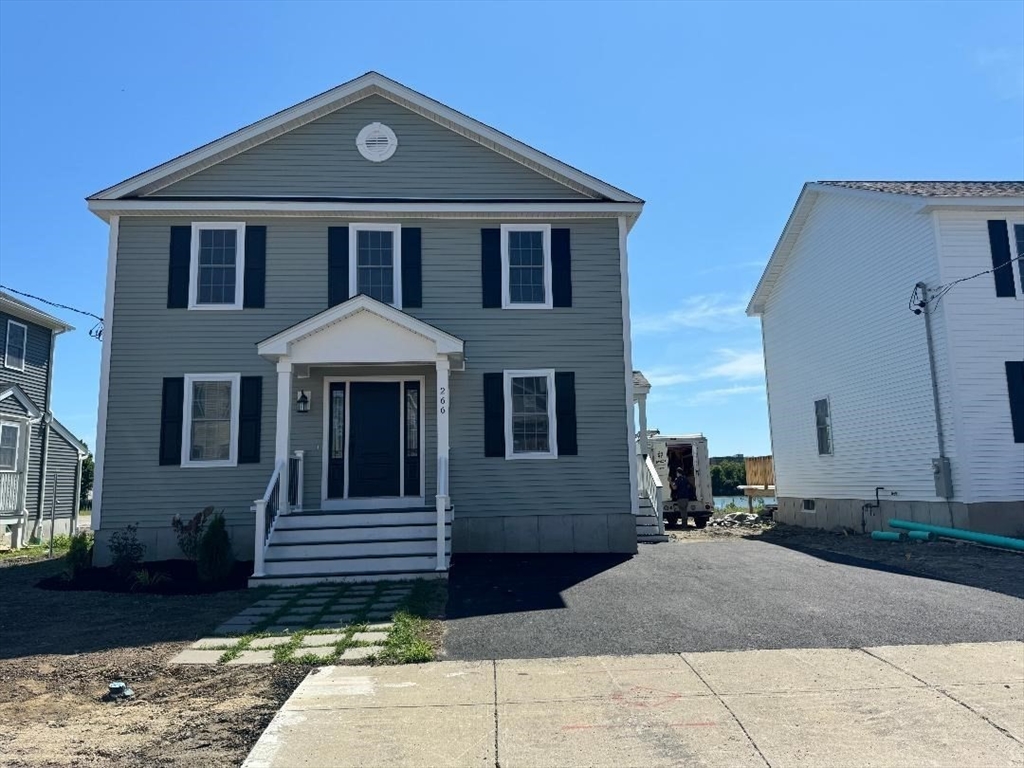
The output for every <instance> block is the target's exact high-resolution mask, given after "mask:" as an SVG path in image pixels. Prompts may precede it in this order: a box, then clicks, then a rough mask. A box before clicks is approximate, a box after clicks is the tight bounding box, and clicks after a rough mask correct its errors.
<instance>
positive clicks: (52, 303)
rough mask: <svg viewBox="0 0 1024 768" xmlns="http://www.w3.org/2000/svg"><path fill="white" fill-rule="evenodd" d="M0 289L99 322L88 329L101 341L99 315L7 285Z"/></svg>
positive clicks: (101, 327)
mask: <svg viewBox="0 0 1024 768" xmlns="http://www.w3.org/2000/svg"><path fill="white" fill-rule="evenodd" d="M0 288H2V289H3V290H5V291H10V292H11V293H16V294H18V295H19V296H24V297H25V298H26V299H32V300H33V301H40V302H42V303H43V304H49V305H50V306H51V307H57V308H58V309H66V310H68V311H69V312H77V313H78V314H80V315H85V316H86V317H91V318H92V319H94V320H97V321H99V322H97V323H96V325H94V326H93V327H92V328H90V329H89V335H90V336H92V337H93V338H94V339H96V340H97V341H102V340H103V318H102V317H100V316H99V315H97V314H95V313H93V312H89V311H87V310H84V309H77V308H75V307H70V306H68V305H67V304H60V303H58V302H56V301H50V300H49V299H44V298H43V297H42V296H35V295H33V294H31V293H25V291H19V290H18V289H17V288H11V286H9V285H0Z"/></svg>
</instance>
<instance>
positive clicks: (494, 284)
mask: <svg viewBox="0 0 1024 768" xmlns="http://www.w3.org/2000/svg"><path fill="white" fill-rule="evenodd" d="M480 277H481V287H482V289H483V305H484V309H495V308H498V309H500V308H501V230H500V229H481V230H480ZM502 455H503V456H504V455H505V454H504V449H503V450H502Z"/></svg>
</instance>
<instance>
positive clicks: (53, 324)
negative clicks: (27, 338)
mask: <svg viewBox="0 0 1024 768" xmlns="http://www.w3.org/2000/svg"><path fill="white" fill-rule="evenodd" d="M0 310H3V311H4V312H6V313H7V314H9V315H14V316H15V317H17V318H20V319H22V320H28V321H29V322H30V323H35V324H36V325H41V326H43V328H49V329H50V330H51V331H53V332H54V333H64V332H65V331H73V330H75V329H74V326H71V325H68V324H67V323H65V322H64V321H63V320H61V319H59V318H56V317H54V316H53V315H48V314H47V313H45V312H43V311H42V310H41V309H36V308H35V307H33V306H32V305H31V304H26V303H25V302H24V301H21V300H20V299H16V298H14V297H13V296H11V295H10V294H9V293H6V292H4V291H0Z"/></svg>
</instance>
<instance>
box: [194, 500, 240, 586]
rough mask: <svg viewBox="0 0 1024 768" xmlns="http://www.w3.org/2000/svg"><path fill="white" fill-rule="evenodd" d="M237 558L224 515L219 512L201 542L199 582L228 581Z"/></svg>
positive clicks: (211, 520) (198, 556)
mask: <svg viewBox="0 0 1024 768" xmlns="http://www.w3.org/2000/svg"><path fill="white" fill-rule="evenodd" d="M234 562H235V556H234V553H233V552H232V551H231V538H230V537H229V536H228V527H227V524H226V523H225V522H224V515H223V514H221V513H220V512H218V513H217V514H215V515H214V516H213V517H212V518H211V519H210V524H209V525H208V526H207V528H206V532H205V533H204V534H203V538H202V539H200V541H199V549H198V551H197V566H198V570H199V580H200V581H205V582H209V583H211V584H216V583H218V582H221V581H224V580H225V579H227V577H228V575H229V574H230V573H231V566H232V565H234Z"/></svg>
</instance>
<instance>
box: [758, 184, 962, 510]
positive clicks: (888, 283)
mask: <svg viewBox="0 0 1024 768" xmlns="http://www.w3.org/2000/svg"><path fill="white" fill-rule="evenodd" d="M938 279H939V276H938V262H937V259H936V256H935V245H934V233H933V228H932V221H931V218H930V217H929V216H928V215H927V214H918V213H916V212H915V206H914V204H913V202H910V203H901V202H888V201H884V202H883V201H879V200H877V199H873V198H871V197H868V196H865V195H850V194H844V193H825V194H821V195H820V196H819V197H818V199H817V202H816V203H815V205H814V208H813V210H812V212H811V214H810V216H809V218H808V220H807V222H806V224H805V226H804V228H803V230H802V232H801V234H800V236H799V238H798V239H797V242H796V244H795V247H794V249H793V252H792V253H791V255H790V258H789V259H788V261H787V263H786V265H785V267H784V269H783V270H782V273H781V274H780V276H779V279H778V282H777V284H776V286H775V288H774V290H773V291H772V294H771V296H770V298H769V300H768V302H767V305H766V308H765V312H764V316H763V318H762V322H763V326H764V339H765V367H766V374H767V383H768V394H769V399H770V400H769V402H770V419H771V428H772V449H773V451H772V452H773V455H774V457H775V473H776V480H777V485H778V495H779V496H780V497H782V496H785V497H796V498H819V499H873V498H874V489H875V487H876V486H884V487H885V488H886V489H888V490H889V491H895V492H897V493H898V497H897V500H899V499H902V500H920V501H925V500H935V499H936V498H937V497H936V496H935V486H934V482H933V477H932V472H931V459H932V458H933V457H935V456H938V446H937V440H936V434H935V417H934V407H933V402H932V391H931V383H930V373H929V368H928V354H927V346H926V340H925V327H924V318H923V317H921V316H915V315H914V314H912V313H911V312H910V310H909V309H908V308H907V303H908V298H909V296H910V293H911V291H912V290H913V287H914V285H915V283H917V282H918V281H919V280H923V281H925V282H927V283H928V284H930V285H935V284H937V282H938ZM944 311H945V306H944V305H943V306H940V308H939V310H938V311H937V313H936V315H935V319H936V329H937V333H936V357H937V362H938V367H939V372H940V395H941V401H942V403H943V405H942V410H943V412H944V417H945V418H944V420H945V423H946V438H947V439H946V442H947V454H948V455H949V456H950V458H951V461H952V463H953V465H954V466H957V456H956V450H955V447H956V436H955V428H954V425H953V423H952V410H953V406H952V399H951V394H950V387H949V378H948V374H947V369H948V363H947V352H946V348H945V344H944V340H943V336H942V334H941V333H939V332H938V330H939V329H941V327H942V325H943V323H944V320H943V312H944ZM823 397H828V398H829V402H830V408H831V423H832V446H833V454H832V455H830V456H819V455H818V451H817V441H816V433H815V421H814V401H815V400H818V399H820V398H823Z"/></svg>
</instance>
